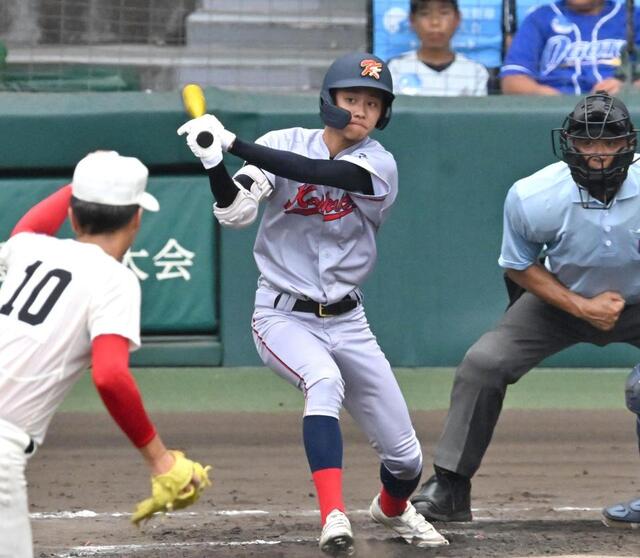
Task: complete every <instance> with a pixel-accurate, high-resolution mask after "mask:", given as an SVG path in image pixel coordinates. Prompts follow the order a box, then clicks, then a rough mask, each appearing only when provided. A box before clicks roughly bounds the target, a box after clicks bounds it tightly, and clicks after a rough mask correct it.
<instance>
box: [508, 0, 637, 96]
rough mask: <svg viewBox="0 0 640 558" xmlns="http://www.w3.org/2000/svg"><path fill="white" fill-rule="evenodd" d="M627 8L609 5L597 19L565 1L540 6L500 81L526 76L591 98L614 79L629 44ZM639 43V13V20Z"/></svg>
mask: <svg viewBox="0 0 640 558" xmlns="http://www.w3.org/2000/svg"><path fill="white" fill-rule="evenodd" d="M626 37H627V34H626V15H625V6H624V3H620V2H612V1H611V0H607V1H606V2H605V3H604V7H603V9H602V11H601V12H600V13H599V14H597V15H582V14H578V13H576V12H573V11H571V10H569V9H568V8H567V6H566V4H565V2H564V1H560V2H556V3H554V4H548V5H543V6H540V7H539V8H536V9H535V10H534V11H532V12H531V13H530V14H529V15H528V16H527V17H526V18H525V19H524V20H523V22H522V25H521V26H520V28H519V29H518V32H517V33H516V35H515V37H514V39H513V43H512V44H511V48H510V49H509V52H508V53H507V56H506V58H505V61H504V65H503V66H502V70H501V72H500V76H501V77H504V76H508V75H517V74H525V75H528V76H530V77H531V78H533V79H535V80H536V81H537V82H538V83H540V84H543V85H549V86H551V87H554V88H556V89H558V90H559V91H561V92H562V93H565V94H569V95H580V94H582V93H589V92H590V91H591V90H592V89H593V86H594V85H595V84H596V83H598V82H600V81H602V80H603V79H607V78H610V77H613V76H614V75H615V73H616V70H617V69H618V67H619V66H620V63H621V59H620V57H621V54H622V51H623V48H624V47H625V45H626ZM635 38H636V39H635V40H636V43H638V42H639V41H640V12H639V11H637V10H636V15H635Z"/></svg>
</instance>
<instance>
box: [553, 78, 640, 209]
mask: <svg viewBox="0 0 640 558" xmlns="http://www.w3.org/2000/svg"><path fill="white" fill-rule="evenodd" d="M637 132H638V131H637V130H635V129H634V127H633V124H632V122H631V117H630V116H629V111H628V110H627V107H626V106H625V105H624V103H623V102H622V101H620V100H619V99H616V98H615V97H612V96H611V95H609V94H608V93H606V92H605V91H597V92H596V93H594V94H593V95H588V96H587V97H585V98H584V99H582V100H581V101H580V102H579V103H578V104H577V105H576V107H575V108H574V109H573V112H572V113H571V114H569V116H567V117H566V118H565V120H564V123H563V125H562V128H556V129H554V130H552V131H551V137H552V145H553V153H554V154H555V155H556V157H558V158H559V159H562V160H563V161H564V162H565V163H567V165H568V166H569V168H570V169H571V176H572V177H573V179H574V180H575V182H576V184H577V185H578V188H579V190H580V200H581V203H582V207H584V208H586V209H607V208H609V207H610V206H611V204H612V203H613V199H614V198H615V196H616V194H617V193H618V190H620V187H621V186H622V183H623V182H624V181H625V179H626V178H627V172H628V171H629V167H630V166H631V165H632V164H633V163H635V162H636V161H637V160H638V159H636V160H634V154H635V148H636V143H637V136H636V134H637ZM585 139H587V140H589V139H590V140H603V139H624V140H625V144H624V146H623V147H621V148H620V149H619V150H618V151H617V152H616V153H614V154H613V155H611V154H607V153H593V154H589V155H588V156H586V155H585V154H584V153H582V152H580V151H579V150H578V149H577V148H576V145H575V140H585ZM608 156H612V157H613V160H612V161H611V164H610V165H609V166H608V167H606V168H605V167H604V157H608ZM589 162H591V165H590V164H589ZM594 162H595V163H596V164H594ZM595 200H598V201H599V202H601V203H597V202H596V201H595Z"/></svg>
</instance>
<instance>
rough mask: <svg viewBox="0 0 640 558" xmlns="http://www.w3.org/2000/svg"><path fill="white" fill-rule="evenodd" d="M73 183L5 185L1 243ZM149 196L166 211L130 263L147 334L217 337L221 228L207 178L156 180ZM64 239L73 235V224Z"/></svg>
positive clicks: (155, 217)
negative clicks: (42, 204)
mask: <svg viewBox="0 0 640 558" xmlns="http://www.w3.org/2000/svg"><path fill="white" fill-rule="evenodd" d="M68 180H69V178H68V177H67V179H66V180H65V179H5V180H0V206H1V207H3V208H5V211H2V213H0V239H6V238H7V237H8V236H9V233H10V231H11V229H12V228H13V226H14V225H15V222H16V221H17V219H18V218H19V217H20V216H22V214H23V213H24V212H25V211H26V210H28V209H29V208H30V207H31V206H32V205H33V204H34V203H36V202H37V201H39V200H40V199H42V198H44V197H46V195H48V194H49V193H51V192H53V191H54V190H55V189H56V188H58V187H59V186H60V185H62V184H64V183H65V181H68ZM149 191H150V192H151V193H153V194H154V195H155V196H156V197H157V198H158V200H159V202H160V211H159V212H157V213H152V212H145V214H144V216H143V220H142V227H141V230H140V233H139V235H138V237H137V238H136V241H135V243H134V245H133V247H132V249H131V251H130V253H129V259H128V260H127V262H128V265H129V267H130V268H131V269H132V270H134V272H135V273H136V274H137V275H138V278H139V279H140V284H141V285H142V330H143V332H144V333H146V334H152V333H158V334H162V333H165V334H166V333H173V334H175V333H183V334H196V333H202V334H204V333H207V334H209V335H213V334H214V333H215V332H217V328H218V322H217V314H218V313H217V307H216V284H215V279H216V277H217V273H216V269H215V265H214V250H215V245H216V229H215V228H214V227H213V219H212V216H211V202H210V197H211V194H210V192H209V187H208V181H207V178H206V177H202V176H197V175H193V176H152V177H151V178H150V180H149ZM6 208H11V211H7V210H6ZM61 235H62V236H70V235H71V230H70V228H69V226H68V224H65V225H64V227H63V229H62V231H61Z"/></svg>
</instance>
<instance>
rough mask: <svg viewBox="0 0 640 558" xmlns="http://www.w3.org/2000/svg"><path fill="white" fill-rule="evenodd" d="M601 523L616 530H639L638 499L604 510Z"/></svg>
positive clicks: (639, 509) (639, 503)
mask: <svg viewBox="0 0 640 558" xmlns="http://www.w3.org/2000/svg"><path fill="white" fill-rule="evenodd" d="M602 522H603V523H604V524H605V525H606V526H607V527H614V528H617V529H638V528H640V498H638V499H636V500H631V501H630V502H624V503H622V504H616V505H614V506H609V507H608V508H604V509H603V510H602Z"/></svg>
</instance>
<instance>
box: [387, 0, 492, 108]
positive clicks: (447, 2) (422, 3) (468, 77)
mask: <svg viewBox="0 0 640 558" xmlns="http://www.w3.org/2000/svg"><path fill="white" fill-rule="evenodd" d="M409 18H410V22H411V26H412V27H413V29H414V31H415V32H416V35H417V36H418V38H419V39H420V48H419V49H418V50H417V51H413V50H412V51H410V52H406V53H404V54H401V55H400V56H398V57H395V58H392V59H391V60H389V70H390V71H391V75H392V76H393V83H394V93H396V94H397V95H425V96H434V97H436V96H441V97H455V96H480V95H486V94H487V81H488V79H489V72H488V71H487V69H486V68H485V67H484V66H483V65H482V64H479V63H478V62H474V61H472V60H469V59H468V58H466V57H464V56H463V55H462V54H459V53H456V52H454V51H453V50H452V49H451V37H453V34H454V33H455V32H456V30H457V29H458V26H459V25H460V10H459V9H458V2H457V0H411V13H410V16H409Z"/></svg>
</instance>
